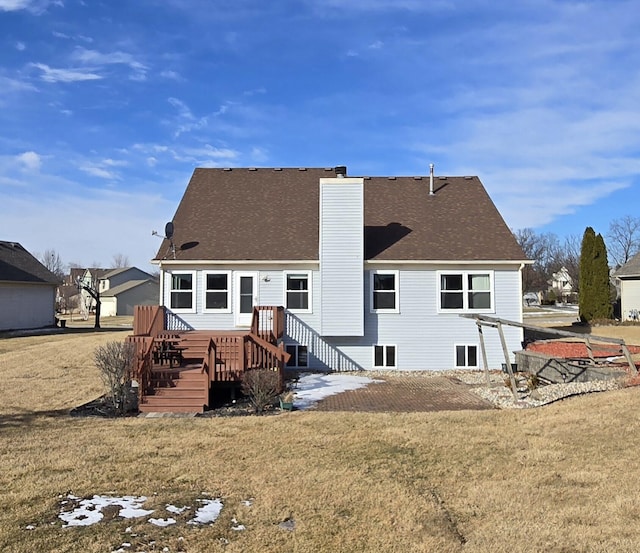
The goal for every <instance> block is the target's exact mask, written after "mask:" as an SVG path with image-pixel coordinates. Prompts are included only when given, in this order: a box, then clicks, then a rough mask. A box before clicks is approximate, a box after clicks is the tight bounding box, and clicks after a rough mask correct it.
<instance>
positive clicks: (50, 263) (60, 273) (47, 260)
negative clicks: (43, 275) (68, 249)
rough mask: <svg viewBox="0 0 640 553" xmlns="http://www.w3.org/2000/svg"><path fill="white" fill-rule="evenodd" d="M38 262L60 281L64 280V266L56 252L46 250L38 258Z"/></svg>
mask: <svg viewBox="0 0 640 553" xmlns="http://www.w3.org/2000/svg"><path fill="white" fill-rule="evenodd" d="M38 260H39V261H40V263H42V264H43V265H44V266H45V267H46V268H47V269H49V271H51V272H52V273H53V274H54V275H56V277H58V278H59V279H60V280H61V281H62V280H64V276H65V274H66V271H65V265H64V263H63V262H62V258H61V257H60V254H59V253H58V252H57V251H55V250H54V249H47V250H45V251H44V253H43V254H42V255H40V256H38Z"/></svg>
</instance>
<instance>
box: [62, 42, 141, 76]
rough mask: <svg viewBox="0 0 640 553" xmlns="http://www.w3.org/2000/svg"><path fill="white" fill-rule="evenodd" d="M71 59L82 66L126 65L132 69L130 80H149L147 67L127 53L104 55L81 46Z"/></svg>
mask: <svg viewBox="0 0 640 553" xmlns="http://www.w3.org/2000/svg"><path fill="white" fill-rule="evenodd" d="M71 59H72V60H74V61H77V62H80V63H82V64H87V65H92V66H98V67H104V66H106V65H126V66H128V67H129V68H130V69H131V71H132V72H131V74H130V75H129V79H131V80H133V81H144V80H146V79H147V69H148V68H147V66H146V65H144V64H143V63H141V62H139V61H137V60H136V59H135V58H134V57H133V56H132V55H131V54H129V53H127V52H120V51H116V52H109V53H102V52H98V51H97V50H88V49H86V48H83V47H81V46H79V47H77V48H76V49H75V50H74V51H73V53H72V54H71Z"/></svg>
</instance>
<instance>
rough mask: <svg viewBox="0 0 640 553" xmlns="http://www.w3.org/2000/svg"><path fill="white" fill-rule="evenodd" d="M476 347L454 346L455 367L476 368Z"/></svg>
mask: <svg viewBox="0 0 640 553" xmlns="http://www.w3.org/2000/svg"><path fill="white" fill-rule="evenodd" d="M477 366H478V346H476V345H466V344H465V345H456V367H477Z"/></svg>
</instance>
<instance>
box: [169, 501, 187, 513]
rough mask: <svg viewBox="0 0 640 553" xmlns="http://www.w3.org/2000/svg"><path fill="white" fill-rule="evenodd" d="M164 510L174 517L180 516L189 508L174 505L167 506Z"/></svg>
mask: <svg viewBox="0 0 640 553" xmlns="http://www.w3.org/2000/svg"><path fill="white" fill-rule="evenodd" d="M166 509H167V511H169V512H170V513H173V514H174V515H181V514H182V513H184V512H185V511H186V510H188V509H189V507H187V506H186V505H185V506H184V507H176V506H175V505H170V504H167V506H166Z"/></svg>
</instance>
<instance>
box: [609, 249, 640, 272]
mask: <svg viewBox="0 0 640 553" xmlns="http://www.w3.org/2000/svg"><path fill="white" fill-rule="evenodd" d="M615 276H617V277H620V278H628V277H636V276H640V253H637V254H636V255H634V256H633V257H632V258H631V259H629V261H627V262H626V263H625V264H624V265H623V266H622V267H620V268H619V269H618V270H617V271H616V272H615Z"/></svg>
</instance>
